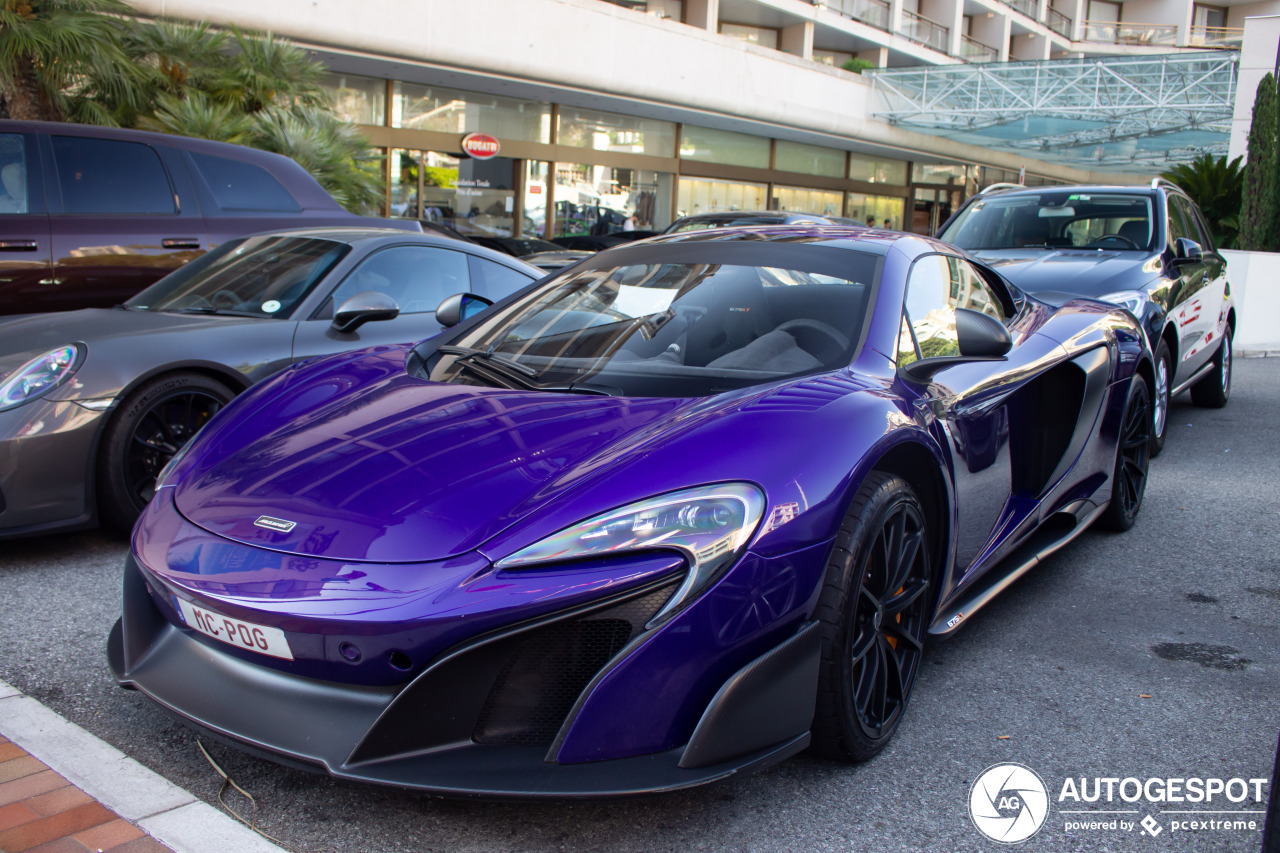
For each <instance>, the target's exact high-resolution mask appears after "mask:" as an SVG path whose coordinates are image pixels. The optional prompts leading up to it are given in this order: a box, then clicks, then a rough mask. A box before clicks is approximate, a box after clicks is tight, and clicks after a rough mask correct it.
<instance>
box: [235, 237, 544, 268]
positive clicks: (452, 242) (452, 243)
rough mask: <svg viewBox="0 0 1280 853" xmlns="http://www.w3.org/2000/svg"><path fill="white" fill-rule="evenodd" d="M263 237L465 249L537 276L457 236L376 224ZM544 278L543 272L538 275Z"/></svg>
mask: <svg viewBox="0 0 1280 853" xmlns="http://www.w3.org/2000/svg"><path fill="white" fill-rule="evenodd" d="M263 234H274V235H279V236H288V237H315V238H318V239H324V240H336V241H339V242H343V243H350V244H351V245H352V246H355V245H358V244H366V243H374V244H377V243H419V244H422V245H426V246H440V247H442V248H446V249H455V250H457V249H462V250H463V251H466V252H469V253H471V254H473V255H479V256H481V257H484V258H489V259H491V260H495V261H499V262H501V263H502V264H504V265H505V266H509V267H515V268H517V269H519V268H525V271H526V272H529V273H530V274H533V273H538V268H537V267H534V266H532V265H531V264H527V263H525V262H524V261H522V260H520V259H519V258H516V257H512V256H511V255H508V254H506V253H505V252H499V251H496V250H494V249H490V248H487V247H485V246H481V245H480V244H479V243H473V242H471V241H470V240H458V239H456V238H454V237H448V236H445V235H443V234H438V233H432V234H429V233H418V232H414V231H404V230H402V229H399V228H383V227H379V226H374V225H355V226H352V225H320V226H314V227H311V228H283V229H272V230H270V231H262V232H259V233H258V234H255V235H251V236H262V235H263ZM538 274H539V275H541V273H538Z"/></svg>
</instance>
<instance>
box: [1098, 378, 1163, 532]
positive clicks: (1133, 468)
mask: <svg viewBox="0 0 1280 853" xmlns="http://www.w3.org/2000/svg"><path fill="white" fill-rule="evenodd" d="M1152 424H1153V421H1152V408H1151V392H1150V391H1149V390H1147V383H1146V380H1144V379H1143V378H1142V377H1141V376H1134V377H1133V380H1132V381H1131V382H1130V383H1129V396H1128V399H1127V400H1126V401H1125V407H1124V415H1123V417H1122V418H1121V420H1120V440H1119V442H1118V447H1117V448H1116V467H1115V471H1114V472H1113V474H1112V477H1111V503H1110V505H1109V506H1108V507H1107V509H1106V511H1104V512H1103V514H1102V525H1103V526H1104V527H1106V528H1107V529H1109V530H1116V531H1124V530H1128V529H1129V528H1130V527H1133V522H1134V520H1135V519H1136V518H1137V517H1138V510H1139V509H1141V508H1142V497H1143V495H1144V494H1146V491H1147V471H1148V469H1149V467H1150V464H1151V433H1152V431H1153V426H1152Z"/></svg>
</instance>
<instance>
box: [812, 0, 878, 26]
mask: <svg viewBox="0 0 1280 853" xmlns="http://www.w3.org/2000/svg"><path fill="white" fill-rule="evenodd" d="M813 4H814V5H815V6H825V7H826V8H828V9H830V10H831V11H832V12H835V13H836V14H837V15H843V16H844V17H846V18H852V19H853V20H855V21H860V22H861V23H864V24H867V25H869V26H872V27H875V28H876V29H878V30H884V31H885V32H888V31H889V4H888V3H886V2H885V0H813Z"/></svg>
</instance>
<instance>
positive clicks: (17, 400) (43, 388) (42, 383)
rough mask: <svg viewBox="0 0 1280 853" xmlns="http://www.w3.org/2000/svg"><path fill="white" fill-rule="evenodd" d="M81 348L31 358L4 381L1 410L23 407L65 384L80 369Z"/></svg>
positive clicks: (69, 347) (0, 384)
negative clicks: (26, 403) (24, 404)
mask: <svg viewBox="0 0 1280 853" xmlns="http://www.w3.org/2000/svg"><path fill="white" fill-rule="evenodd" d="M82 352H83V348H82V347H81V346H77V345H76V344H67V345H66V346H64V347H58V348H57V349H55V350H50V351H49V352H46V353H44V354H42V355H40V356H38V357H37V358H33V359H31V361H28V362H27V363H26V364H24V365H22V367H19V368H18V369H17V370H15V371H14V372H13V373H11V374H10V375H9V376H7V377H5V379H4V381H3V382H0V411H4V410H5V409H12V408H14V407H16V406H21V405H22V404H23V403H25V402H27V401H29V400H34V399H35V398H36V397H39V396H40V395H41V394H45V393H48V392H49V391H52V390H53V389H54V388H56V387H58V386H59V385H61V384H62V383H63V382H65V381H66V380H67V378H68V377H69V376H71V374H73V373H75V372H76V368H77V367H79V366H80V356H81V354H82Z"/></svg>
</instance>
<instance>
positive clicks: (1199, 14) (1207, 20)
mask: <svg viewBox="0 0 1280 853" xmlns="http://www.w3.org/2000/svg"><path fill="white" fill-rule="evenodd" d="M1226 25H1227V10H1226V8H1225V7H1223V6H1208V5H1205V4H1203V3H1196V4H1194V5H1193V6H1192V7H1191V26H1193V27H1196V28H1204V27H1225V26H1226Z"/></svg>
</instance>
